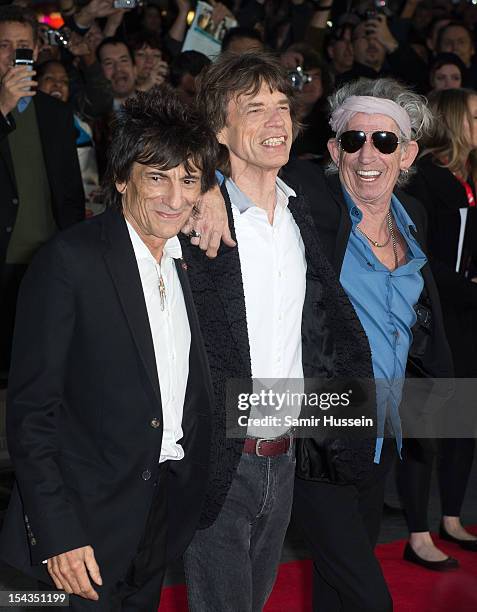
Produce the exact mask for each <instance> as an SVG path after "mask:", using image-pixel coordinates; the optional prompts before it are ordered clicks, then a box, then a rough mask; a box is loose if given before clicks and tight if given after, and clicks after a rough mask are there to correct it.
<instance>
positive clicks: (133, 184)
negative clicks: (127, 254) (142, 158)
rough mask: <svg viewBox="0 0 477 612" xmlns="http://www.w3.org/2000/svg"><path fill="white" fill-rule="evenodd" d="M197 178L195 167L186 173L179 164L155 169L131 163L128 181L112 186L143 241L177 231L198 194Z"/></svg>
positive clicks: (167, 236)
mask: <svg viewBox="0 0 477 612" xmlns="http://www.w3.org/2000/svg"><path fill="white" fill-rule="evenodd" d="M200 181H201V173H200V171H199V170H194V172H187V170H186V169H185V168H184V166H183V165H182V164H181V165H180V166H176V167H175V168H172V169H170V170H158V169H157V168H155V167H154V166H145V165H143V164H138V163H136V162H135V163H134V165H133V167H132V171H131V176H130V177H129V180H128V181H127V182H126V183H116V188H117V190H118V191H119V192H120V193H121V194H122V204H123V212H124V216H125V217H126V219H127V220H128V221H131V220H132V223H133V225H134V227H135V229H136V231H137V232H138V233H139V235H140V237H141V238H142V239H143V240H144V241H145V242H147V239H148V238H149V239H150V238H160V239H164V240H168V239H169V238H172V237H173V236H176V235H177V234H178V232H179V231H180V229H181V228H182V227H183V225H184V223H185V222H186V221H187V220H188V218H189V216H190V214H191V212H192V208H193V207H194V205H195V204H196V203H197V200H198V198H199V196H200V193H201V184H200Z"/></svg>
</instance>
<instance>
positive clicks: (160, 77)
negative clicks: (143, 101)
mask: <svg viewBox="0 0 477 612" xmlns="http://www.w3.org/2000/svg"><path fill="white" fill-rule="evenodd" d="M129 46H130V48H131V49H132V52H133V57H134V63H135V65H136V89H137V90H138V91H149V90H150V89H152V88H153V87H154V86H155V85H162V83H164V81H165V80H166V78H167V74H168V72H169V66H168V65H167V62H166V61H165V60H164V58H163V56H162V45H161V38H160V36H158V35H157V34H154V33H152V32H147V31H142V32H137V33H136V34H135V35H133V36H131V37H130V39H129Z"/></svg>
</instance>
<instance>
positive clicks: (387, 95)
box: [327, 78, 434, 186]
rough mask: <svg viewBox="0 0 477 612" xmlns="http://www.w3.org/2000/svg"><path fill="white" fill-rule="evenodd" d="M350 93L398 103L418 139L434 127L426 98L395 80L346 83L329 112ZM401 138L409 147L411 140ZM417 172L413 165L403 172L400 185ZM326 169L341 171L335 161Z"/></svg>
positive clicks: (398, 183)
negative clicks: (408, 143)
mask: <svg viewBox="0 0 477 612" xmlns="http://www.w3.org/2000/svg"><path fill="white" fill-rule="evenodd" d="M350 96H374V97H375V98H384V99H387V100H392V101H393V102H396V104H398V105H399V106H400V107H401V108H403V109H404V110H405V111H406V113H407V114H408V116H409V119H410V121H411V139H412V140H419V139H420V138H422V137H423V136H426V135H427V134H429V133H430V131H431V129H432V126H433V123H434V116H433V114H432V112H431V111H430V110H429V108H428V106H427V100H426V98H425V97H424V96H420V95H419V94H416V93H414V92H413V91H411V90H410V89H408V88H407V87H406V86H405V85H403V84H402V83H400V82H399V81H396V80H395V79H390V78H386V79H358V80H357V81H351V82H349V83H345V84H344V85H343V86H342V87H340V88H339V89H338V90H337V91H335V92H334V93H333V94H332V95H331V96H330V97H329V98H328V105H329V109H330V114H332V113H333V112H334V111H335V110H336V109H337V108H339V107H340V106H341V105H342V104H343V102H344V101H345V100H346V99H347V98H349V97H350ZM400 139H401V140H402V141H403V144H404V146H406V145H405V143H406V142H407V141H408V139H407V138H406V137H405V135H404V134H402V133H401V134H400ZM414 171H415V170H414V169H413V168H410V169H409V170H408V171H405V172H401V173H400V175H399V177H398V180H397V185H398V186H402V185H404V184H405V183H406V182H407V181H408V180H409V177H410V176H411V174H412V173H413V172H414ZM327 172H328V173H336V172H338V167H337V166H336V164H335V163H334V162H333V161H331V162H330V164H329V166H328V168H327Z"/></svg>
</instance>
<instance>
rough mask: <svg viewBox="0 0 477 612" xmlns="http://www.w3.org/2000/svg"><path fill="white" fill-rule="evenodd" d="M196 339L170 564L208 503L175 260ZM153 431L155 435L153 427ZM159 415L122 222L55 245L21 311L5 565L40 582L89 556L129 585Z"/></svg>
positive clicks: (172, 482)
mask: <svg viewBox="0 0 477 612" xmlns="http://www.w3.org/2000/svg"><path fill="white" fill-rule="evenodd" d="M176 269H177V273H178V276H179V279H180V282H181V286H182V290H183V293H184V299H185V304H186V308H187V314H188V317H189V324H190V329H191V349H190V368H189V379H188V384H187V392H186V398H185V402H184V415H183V430H184V437H183V438H182V441H181V444H182V445H183V448H184V452H185V457H184V459H182V460H181V461H171V462H170V468H169V475H168V485H167V486H168V493H167V495H168V505H169V521H168V536H169V543H168V550H167V552H168V557H169V558H171V559H172V558H175V557H177V556H179V555H180V554H182V552H183V550H184V549H185V547H186V546H187V544H188V542H189V540H190V539H191V538H192V535H193V533H194V531H195V528H196V524H197V521H198V518H199V515H200V510H201V506H202V501H203V497H204V488H205V482H206V480H207V470H208V461H209V448H210V404H211V401H212V387H211V384H210V376H209V371H208V367H207V361H206V355H205V351H204V347H203V342H202V338H201V335H200V330H199V324H198V321H197V315H196V312H195V309H194V304H193V301H192V295H191V292H190V288H189V285H188V281H187V274H186V271H185V269H184V267H183V263H182V261H181V260H176ZM158 423H159V425H158ZM162 432H163V428H162V407H161V397H160V389H159V381H158V375H157V366H156V360H155V356H154V348H153V342H152V336H151V332H150V327H149V321H148V316H147V310H146V304H145V301H144V294H143V290H142V285H141V280H140V276H139V271H138V267H137V262H136V258H135V256H134V251H133V247H132V244H131V241H130V238H129V233H128V230H127V227H126V223H125V221H124V218H123V216H122V215H121V214H120V213H119V212H116V211H114V210H110V211H107V212H105V213H104V214H103V215H100V216H98V217H95V218H93V219H91V220H88V221H85V222H84V223H81V224H78V225H76V226H75V227H73V228H70V229H69V230H67V231H65V232H62V233H60V234H59V235H58V236H57V237H56V238H54V239H53V240H52V241H51V242H49V243H48V245H46V246H45V247H43V248H42V249H41V250H40V252H39V253H38V254H37V256H36V257H35V258H34V260H33V262H32V264H31V265H30V267H29V270H28V272H27V275H26V277H25V280H24V283H23V285H22V288H21V291H20V297H19V306H18V311H17V325H16V331H15V339H14V347H13V356H12V367H11V371H10V378H9V388H8V396H7V436H8V444H9V451H10V455H11V458H12V462H13V465H14V468H15V472H16V478H17V482H18V487H15V490H14V492H13V495H12V498H11V501H10V506H9V509H8V511H7V514H6V517H5V521H4V525H3V531H2V533H1V538H0V551H1V553H0V554H1V558H2V559H3V560H4V561H6V562H8V563H10V564H11V565H13V566H15V567H17V568H19V569H21V570H22V571H24V572H26V573H29V574H32V575H34V576H36V577H37V578H40V579H46V578H47V576H46V570H45V566H44V565H41V561H42V560H43V559H47V558H49V557H52V556H54V555H57V554H59V553H62V552H65V551H67V550H71V549H73V548H77V547H81V546H85V545H88V544H89V545H91V546H93V548H94V550H95V555H96V558H97V561H98V564H99V566H100V569H101V574H102V577H103V580H104V582H105V584H106V585H108V584H115V583H116V582H117V581H118V580H120V579H122V578H123V577H124V575H125V573H126V570H127V568H128V566H129V564H130V563H131V560H132V558H133V557H134V555H135V553H136V551H137V547H138V543H139V541H140V538H141V536H142V534H143V530H144V526H145V523H146V518H147V514H148V510H149V507H150V504H151V500H152V495H153V492H154V490H155V489H154V487H155V482H156V480H157V473H158V461H159V455H160V449H161V441H162Z"/></svg>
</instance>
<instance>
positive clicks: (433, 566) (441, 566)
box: [403, 542, 459, 572]
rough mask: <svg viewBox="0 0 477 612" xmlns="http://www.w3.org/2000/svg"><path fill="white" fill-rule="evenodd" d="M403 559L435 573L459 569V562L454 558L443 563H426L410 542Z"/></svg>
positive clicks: (448, 558) (449, 558)
mask: <svg viewBox="0 0 477 612" xmlns="http://www.w3.org/2000/svg"><path fill="white" fill-rule="evenodd" d="M403 559H404V560H405V561H409V562H410V563H415V564H416V565H420V566H421V567H425V568H426V569H428V570H433V571H435V572H448V571H449V570H453V569H457V568H458V567H459V562H458V561H457V559H454V557H447V559H444V560H443V561H426V560H425V559H423V558H422V557H420V556H419V555H418V554H417V553H415V552H414V550H413V548H412V546H411V545H410V544H409V542H408V543H407V544H406V548H405V549H404V555H403Z"/></svg>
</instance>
